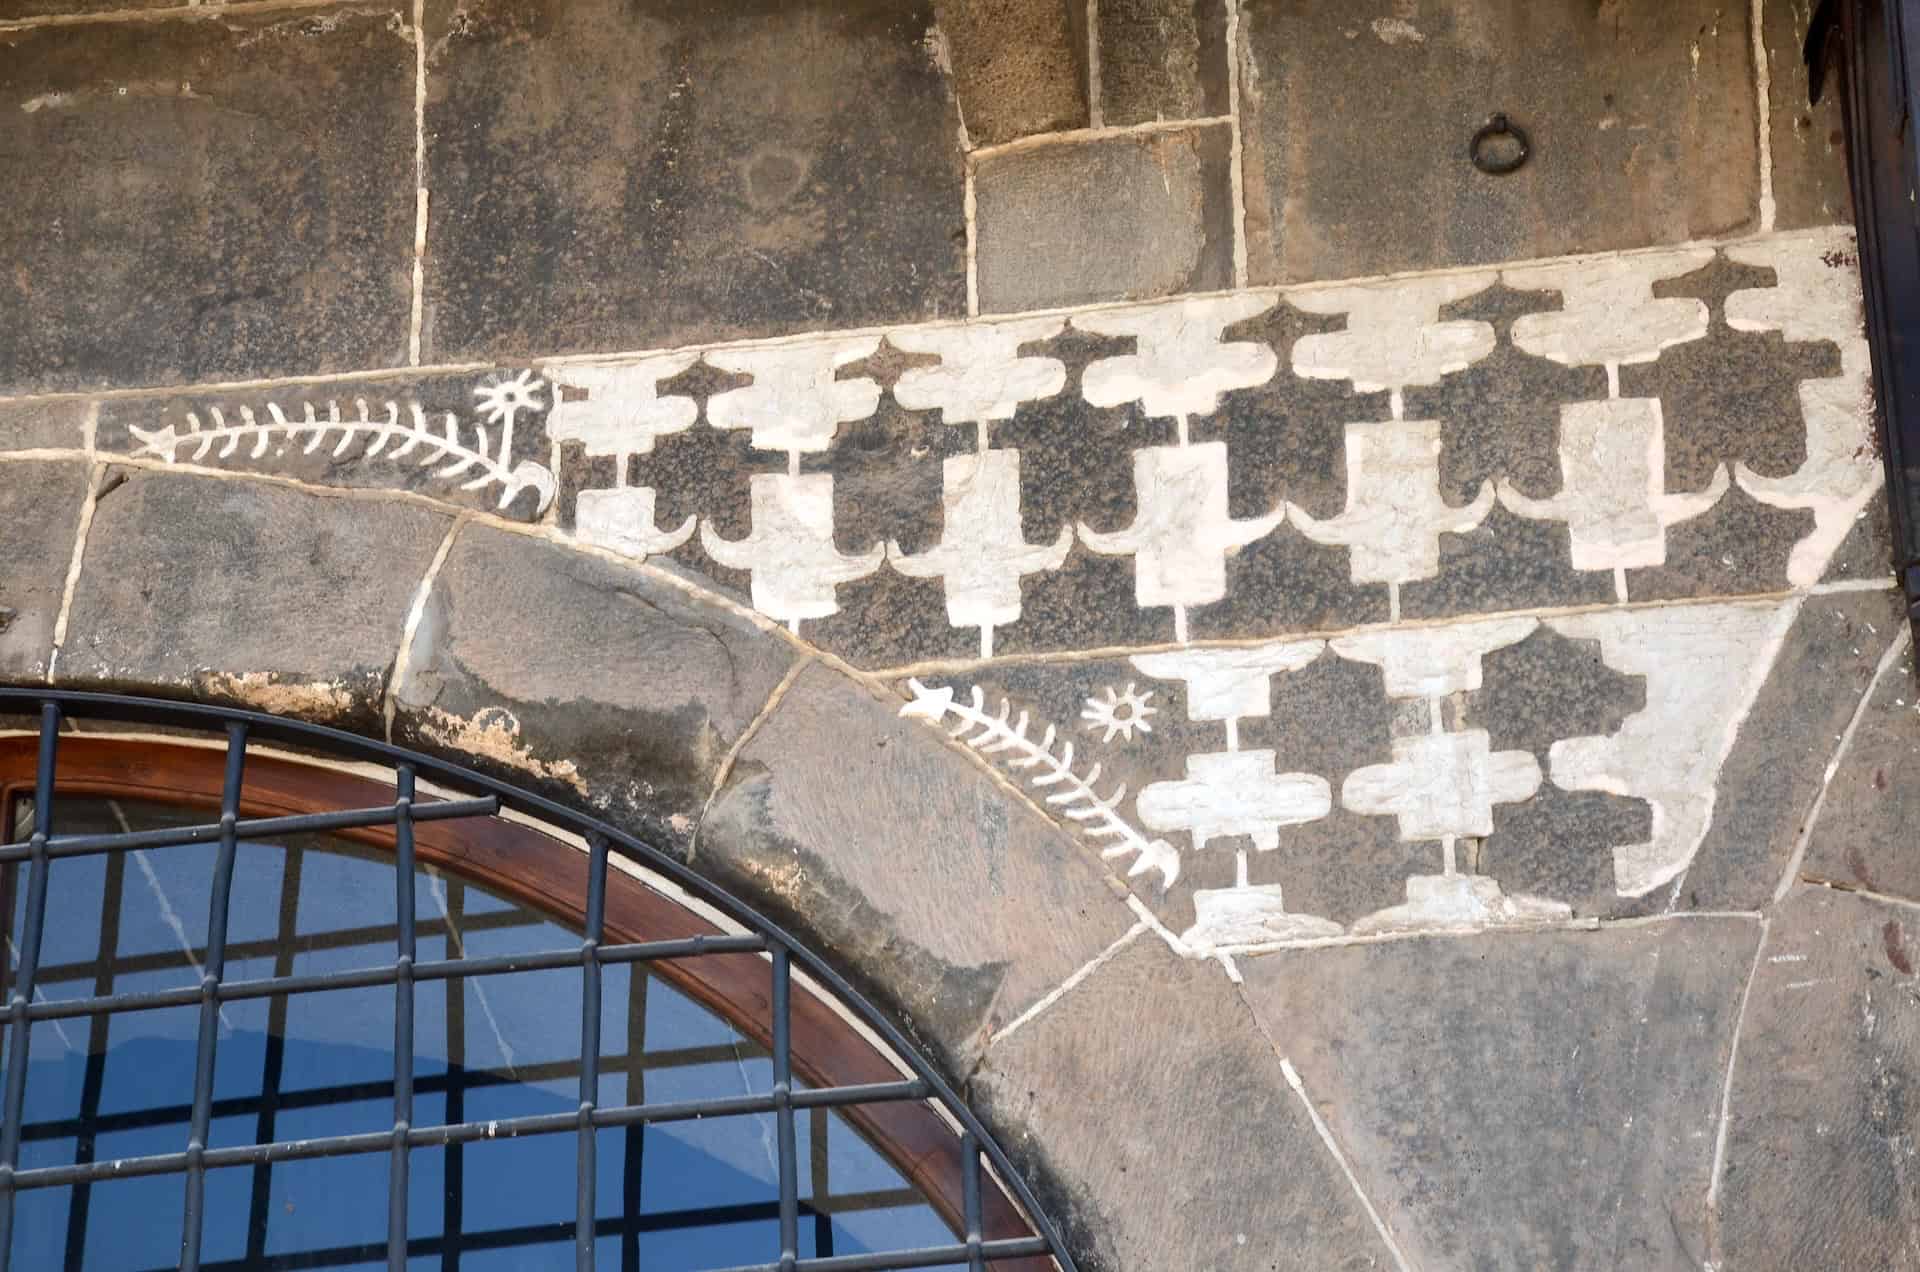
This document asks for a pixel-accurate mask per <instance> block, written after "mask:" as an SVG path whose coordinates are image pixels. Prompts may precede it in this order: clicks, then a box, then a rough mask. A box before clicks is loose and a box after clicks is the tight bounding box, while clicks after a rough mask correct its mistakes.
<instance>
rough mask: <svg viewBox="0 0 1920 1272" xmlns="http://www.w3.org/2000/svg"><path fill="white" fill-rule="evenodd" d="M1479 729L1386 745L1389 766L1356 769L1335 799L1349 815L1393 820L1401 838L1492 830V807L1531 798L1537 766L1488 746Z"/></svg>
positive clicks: (1528, 757) (1519, 754) (1524, 755)
mask: <svg viewBox="0 0 1920 1272" xmlns="http://www.w3.org/2000/svg"><path fill="white" fill-rule="evenodd" d="M1488 741H1489V739H1488V736H1487V731H1486V730H1485V729H1467V730H1465V731H1463V732H1460V733H1425V734H1418V735H1415V736H1413V737H1406V738H1395V739H1394V740H1393V763H1391V764H1373V765H1369V766H1367V767H1366V768H1360V769H1355V770H1354V771H1353V772H1351V773H1349V774H1348V775H1347V780H1346V781H1345V782H1343V783H1342V784H1341V787H1340V802H1341V803H1342V804H1344V805H1345V806H1346V807H1348V808H1350V809H1352V810H1353V811H1354V812H1356V813H1372V814H1375V815H1379V816H1391V817H1395V818H1397V819H1399V822H1400V838H1402V839H1408V840H1412V839H1442V838H1445V837H1446V836H1449V835H1452V836H1456V837H1458V836H1465V835H1474V836H1479V837H1485V836H1487V835H1491V834H1492V833H1493V806H1494V805H1495V804H1515V803H1519V802H1520V801H1521V800H1524V799H1531V798H1532V797H1533V793H1534V792H1535V791H1537V790H1539V789H1540V762H1539V761H1538V760H1536V759H1534V758H1533V755H1532V753H1531V752H1528V751H1499V752H1494V751H1491V750H1489V748H1488Z"/></svg>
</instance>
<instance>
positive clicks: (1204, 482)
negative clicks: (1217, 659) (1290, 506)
mask: <svg viewBox="0 0 1920 1272" xmlns="http://www.w3.org/2000/svg"><path fill="white" fill-rule="evenodd" d="M1133 486H1134V492H1135V496H1136V498H1137V501H1138V504H1139V513H1138V515H1137V516H1136V517H1135V519H1134V522H1133V524H1132V525H1131V526H1128V527H1127V528H1126V529H1124V530H1116V531H1112V532H1106V531H1100V530H1094V529H1091V528H1089V527H1088V526H1087V525H1086V524H1085V523H1084V522H1083V523H1082V524H1081V526H1080V541H1081V542H1082V543H1084V544H1086V545H1087V546H1088V547H1089V548H1091V549H1093V550H1094V551H1095V552H1100V553H1104V554H1106V555H1108V556H1126V555H1132V556H1133V559H1134V563H1133V569H1134V575H1133V590H1134V600H1135V602H1136V603H1137V604H1139V605H1141V606H1143V607H1145V606H1156V605H1171V606H1173V608H1174V630H1175V635H1176V638H1177V639H1179V640H1181V641H1182V642H1184V641H1185V640H1186V639H1187V610H1188V609H1189V608H1190V607H1192V606H1195V605H1207V604H1210V603H1212V602H1214V601H1217V600H1219V599H1220V598H1221V597H1223V596H1225V595H1226V594H1227V557H1228V556H1229V555H1230V554H1231V553H1233V552H1234V551H1235V550H1237V549H1239V548H1241V547H1244V546H1245V545H1247V544H1249V543H1252V542H1253V541H1254V540H1256V539H1259V538H1261V537H1263V536H1265V535H1267V534H1270V533H1272V531H1273V528H1274V527H1275V526H1277V525H1279V524H1280V521H1281V518H1282V517H1283V516H1285V511H1284V509H1282V508H1276V509H1274V510H1273V511H1272V512H1271V513H1269V514H1267V515H1266V516H1264V517H1251V518H1248V519H1247V520H1245V521H1235V520H1234V519H1233V518H1231V517H1229V516H1228V515H1227V444H1226V443H1225V442H1200V443H1198V444H1195V445H1187V446H1143V447H1141V448H1140V449H1139V450H1137V451H1135V452H1134V453H1133Z"/></svg>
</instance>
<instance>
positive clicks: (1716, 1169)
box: [1707, 916, 1772, 1254]
mask: <svg viewBox="0 0 1920 1272" xmlns="http://www.w3.org/2000/svg"><path fill="white" fill-rule="evenodd" d="M1771 926H1772V920H1770V919H1768V918H1766V917H1764V916H1763V917H1762V918H1761V920H1760V939H1759V940H1758V941H1756V942H1754V946H1753V966H1751V967H1749V968H1748V969H1747V983H1746V985H1745V986H1744V987H1743V988H1742V989H1741V991H1740V1008H1739V1010H1738V1011H1737V1012H1735V1013H1734V1017H1733V1037H1732V1040H1731V1041H1730V1042H1729V1043H1728V1044H1727V1073H1726V1078H1725V1080H1724V1081H1723V1082H1721V1084H1720V1125H1719V1126H1718V1127H1717V1128H1715V1130H1714V1135H1713V1169H1712V1170H1711V1171H1710V1172H1709V1173H1708V1175H1707V1248H1708V1250H1709V1252H1710V1253H1713V1254H1717V1253H1718V1250H1717V1248H1716V1247H1718V1245H1719V1244H1720V1217H1719V1213H1718V1207H1719V1204H1720V1178H1721V1176H1722V1174H1724V1173H1725V1171H1726V1166H1727V1119H1728V1116H1729V1114H1730V1113H1731V1112H1732V1109H1733V1071H1734V1066H1735V1065H1736V1064H1738V1063H1739V1059H1740V1033H1741V1030H1742V1028H1743V1027H1744V1026H1745V1024H1746V1021H1747V1002H1748V1000H1749V999H1751V998H1752V997H1753V982H1754V979H1755V978H1756V977H1758V976H1759V974H1760V959H1761V956H1762V955H1763V954H1765V953H1766V950H1767V936H1768V933H1769V929H1770V927H1771Z"/></svg>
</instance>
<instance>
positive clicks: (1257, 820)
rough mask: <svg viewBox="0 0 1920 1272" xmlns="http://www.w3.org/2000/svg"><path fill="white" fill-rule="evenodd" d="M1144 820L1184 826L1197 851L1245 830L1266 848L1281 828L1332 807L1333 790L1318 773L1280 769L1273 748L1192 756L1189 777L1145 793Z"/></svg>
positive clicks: (1156, 826)
mask: <svg viewBox="0 0 1920 1272" xmlns="http://www.w3.org/2000/svg"><path fill="white" fill-rule="evenodd" d="M1137 807H1138V810H1139V813H1140V821H1141V823H1142V824H1143V825H1145V826H1147V827H1148V828H1149V829H1151V830H1159V831H1185V832H1186V833H1187V834H1189V835H1191V836H1192V837H1193V847H1194V851H1196V852H1198V851H1200V850H1202V849H1204V848H1205V847H1206V846H1207V842H1208V841H1209V840H1212V839H1221V838H1226V837H1228V836H1232V835H1245V836H1247V837H1248V838H1250V839H1251V840H1253V846H1254V847H1255V848H1258V849H1259V850H1261V851H1262V852H1271V851H1272V850H1273V849H1275V848H1277V847H1279V846H1280V828H1281V827H1282V826H1298V825H1300V824H1301V823H1302V822H1310V821H1318V820H1319V819H1320V818H1322V817H1325V816H1326V815H1327V814H1328V813H1330V812H1332V811H1333V789H1332V787H1331V786H1329V785H1328V784H1327V779H1326V778H1324V777H1320V776H1318V775H1316V774H1313V773H1281V772H1279V771H1278V770H1277V768H1276V767H1275V764H1274V752H1272V751H1270V750H1252V751H1218V752H1210V753H1208V754H1205V755H1189V756H1188V757H1187V776H1186V778H1185V779H1184V780H1182V781H1177V782H1155V783H1153V784H1152V785H1150V786H1148V787H1147V788H1146V789H1145V790H1142V791H1141V792H1140V798H1139V800H1138V801H1137Z"/></svg>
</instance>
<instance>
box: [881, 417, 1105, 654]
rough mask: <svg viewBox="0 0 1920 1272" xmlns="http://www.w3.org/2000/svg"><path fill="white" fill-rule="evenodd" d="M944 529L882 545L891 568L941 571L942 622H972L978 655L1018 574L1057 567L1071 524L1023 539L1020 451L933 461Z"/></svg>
mask: <svg viewBox="0 0 1920 1272" xmlns="http://www.w3.org/2000/svg"><path fill="white" fill-rule="evenodd" d="M940 477H941V489H942V492H943V506H944V510H945V518H946V530H945V532H944V534H943V535H942V536H941V539H940V542H939V543H938V544H937V545H935V546H934V547H932V548H929V549H927V550H926V551H925V552H921V553H917V554H913V555H909V554H907V553H905V552H902V551H901V549H900V545H899V544H898V543H889V544H888V545H887V558H888V560H890V561H891V562H892V563H893V568H894V569H896V570H898V571H900V573H902V574H906V575H910V576H912V577H914V578H941V579H944V580H945V584H946V594H947V621H948V622H950V623H952V624H953V625H954V626H955V627H978V628H979V629H980V656H981V657H983V658H988V657H992V655H993V629H994V628H995V627H997V626H1000V625H1003V624H1006V623H1011V622H1014V621H1015V620H1017V619H1018V618H1019V617H1020V579H1021V576H1023V575H1027V574H1032V573H1035V572H1036V571H1039V570H1057V569H1059V568H1060V563H1061V562H1062V561H1065V560H1066V559H1067V552H1068V550H1069V549H1071V548H1072V547H1073V527H1072V526H1062V527H1061V528H1060V535H1059V538H1057V539H1056V540H1055V541H1054V542H1052V543H1038V544H1030V543H1028V542H1027V541H1026V539H1025V537H1024V532H1023V531H1022V529H1021V525H1020V452H1019V451H1017V450H983V451H979V452H977V453H975V454H971V455H951V456H948V457H947V459H946V460H945V461H943V462H942V464H941V467H940Z"/></svg>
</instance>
